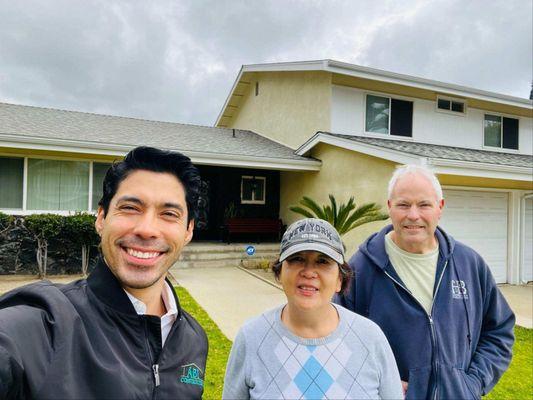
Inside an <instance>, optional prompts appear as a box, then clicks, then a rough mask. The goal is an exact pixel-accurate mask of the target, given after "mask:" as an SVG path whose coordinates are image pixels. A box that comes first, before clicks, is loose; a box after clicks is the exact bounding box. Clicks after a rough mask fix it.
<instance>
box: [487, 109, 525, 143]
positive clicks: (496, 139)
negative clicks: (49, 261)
mask: <svg viewBox="0 0 533 400" xmlns="http://www.w3.org/2000/svg"><path fill="white" fill-rule="evenodd" d="M483 136H484V141H483V145H484V146H488V147H498V148H502V149H511V150H518V119H516V118H507V117H502V116H500V115H490V114H485V121H484V125H483Z"/></svg>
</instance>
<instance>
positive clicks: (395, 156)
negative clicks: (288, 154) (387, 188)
mask: <svg viewBox="0 0 533 400" xmlns="http://www.w3.org/2000/svg"><path fill="white" fill-rule="evenodd" d="M318 143H327V144H330V145H332V146H337V147H342V148H343V149H347V150H352V151H356V152H358V153H363V154H367V155H369V156H373V157H377V158H382V159H384V160H389V161H392V162H395V163H398V164H419V165H421V164H425V163H426V159H425V157H420V156H417V155H414V154H406V153H404V152H401V151H397V150H391V149H384V148H383V147H379V146H373V145H370V144H366V143H360V142H355V141H353V140H350V139H344V138H339V137H335V136H331V135H328V134H324V133H320V132H319V133H317V134H315V135H314V136H313V137H312V138H311V139H309V140H308V141H307V142H305V143H304V144H303V145H302V146H300V147H299V148H298V149H297V150H296V151H295V154H298V155H300V156H303V155H304V154H305V153H307V152H308V151H309V150H311V149H312V148H313V147H315V146H316V145H317V144H318Z"/></svg>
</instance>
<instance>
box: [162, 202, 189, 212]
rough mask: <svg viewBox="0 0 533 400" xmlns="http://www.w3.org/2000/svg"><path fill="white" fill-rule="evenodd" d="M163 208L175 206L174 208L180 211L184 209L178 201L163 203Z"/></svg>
mask: <svg viewBox="0 0 533 400" xmlns="http://www.w3.org/2000/svg"><path fill="white" fill-rule="evenodd" d="M163 208H175V209H177V210H179V211H180V212H183V211H185V210H184V208H183V206H182V205H181V204H178V203H164V204H163Z"/></svg>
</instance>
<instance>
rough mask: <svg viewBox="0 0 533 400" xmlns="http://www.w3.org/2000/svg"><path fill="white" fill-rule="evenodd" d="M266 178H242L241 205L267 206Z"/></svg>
mask: <svg viewBox="0 0 533 400" xmlns="http://www.w3.org/2000/svg"><path fill="white" fill-rule="evenodd" d="M265 188H266V178H265V177H264V176H242V177H241V203H242V204H265Z"/></svg>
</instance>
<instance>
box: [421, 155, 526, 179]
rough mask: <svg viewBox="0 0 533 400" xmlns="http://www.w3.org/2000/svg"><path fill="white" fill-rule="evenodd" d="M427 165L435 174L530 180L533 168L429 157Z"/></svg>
mask: <svg viewBox="0 0 533 400" xmlns="http://www.w3.org/2000/svg"><path fill="white" fill-rule="evenodd" d="M428 162H429V165H430V166H432V167H433V168H432V169H433V170H434V171H435V173H437V174H447V175H460V176H472V177H478V178H492V179H508V180H514V181H526V182H531V180H532V178H531V177H532V174H533V169H532V168H528V167H516V166H512V165H499V164H487V163H478V162H471V161H458V160H444V159H435V158H431V159H429V160H428Z"/></svg>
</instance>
